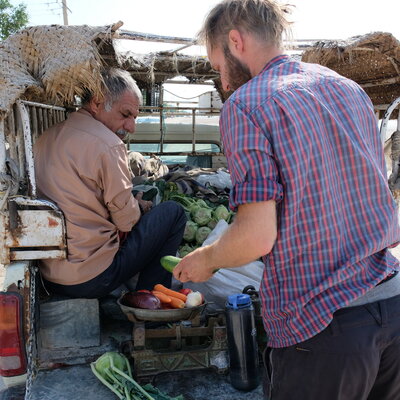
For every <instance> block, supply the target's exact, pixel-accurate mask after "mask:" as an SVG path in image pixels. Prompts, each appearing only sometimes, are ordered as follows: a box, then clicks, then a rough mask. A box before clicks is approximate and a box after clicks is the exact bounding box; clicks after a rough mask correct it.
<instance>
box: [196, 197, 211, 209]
mask: <svg viewBox="0 0 400 400" xmlns="http://www.w3.org/2000/svg"><path fill="white" fill-rule="evenodd" d="M196 204H197V205H198V206H200V207H201V208H210V207H209V206H208V204H207V203H206V202H205V201H204V200H202V199H198V200H196Z"/></svg>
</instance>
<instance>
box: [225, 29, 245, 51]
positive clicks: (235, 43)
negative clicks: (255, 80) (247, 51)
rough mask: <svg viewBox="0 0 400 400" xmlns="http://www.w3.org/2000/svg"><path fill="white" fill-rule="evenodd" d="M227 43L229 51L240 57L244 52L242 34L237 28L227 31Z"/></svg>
mask: <svg viewBox="0 0 400 400" xmlns="http://www.w3.org/2000/svg"><path fill="white" fill-rule="evenodd" d="M228 45H229V50H230V51H231V53H232V54H233V55H234V56H236V57H240V56H241V55H242V54H243V52H244V38H243V35H242V34H241V33H240V32H239V31H238V30H237V29H232V30H230V31H229V33H228Z"/></svg>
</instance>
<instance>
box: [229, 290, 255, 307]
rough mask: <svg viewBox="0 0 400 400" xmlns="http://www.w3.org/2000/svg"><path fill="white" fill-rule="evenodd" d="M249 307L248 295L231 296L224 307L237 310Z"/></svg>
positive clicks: (249, 299)
mask: <svg viewBox="0 0 400 400" xmlns="http://www.w3.org/2000/svg"><path fill="white" fill-rule="evenodd" d="M250 306H251V298H250V296H249V295H248V294H242V293H240V294H232V295H230V296H228V301H227V303H226V307H227V308H230V309H233V310H239V309H241V308H246V307H250Z"/></svg>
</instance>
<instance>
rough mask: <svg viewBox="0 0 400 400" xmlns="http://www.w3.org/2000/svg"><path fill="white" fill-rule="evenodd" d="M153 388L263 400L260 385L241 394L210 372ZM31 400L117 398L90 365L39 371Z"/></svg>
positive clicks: (227, 399)
mask: <svg viewBox="0 0 400 400" xmlns="http://www.w3.org/2000/svg"><path fill="white" fill-rule="evenodd" d="M152 384H153V385H154V386H156V387H157V388H159V389H160V390H162V391H163V392H165V393H167V394H169V395H170V396H178V395H180V394H182V395H183V396H184V397H185V400H209V399H218V400H262V399H263V393H262V385H261V384H260V385H259V386H258V387H257V388H256V389H254V390H252V391H250V392H240V391H238V390H236V389H234V388H233V387H232V386H231V385H230V383H229V376H224V375H219V374H217V373H216V372H215V371H212V370H199V371H185V372H170V373H165V374H160V375H157V376H156V377H155V378H154V379H153V381H152ZM30 399H31V400H54V399H57V400H75V399H96V400H115V399H117V396H116V395H115V394H114V393H112V392H111V390H109V389H108V388H107V387H105V386H104V385H103V384H102V383H101V382H100V381H98V380H97V378H96V377H95V376H94V375H93V373H92V371H91V369H90V366H89V365H78V366H73V367H68V368H61V369H56V370H52V371H42V372H40V373H39V375H38V377H37V379H36V380H35V382H34V384H33V388H32V393H31V397H30Z"/></svg>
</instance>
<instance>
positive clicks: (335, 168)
mask: <svg viewBox="0 0 400 400" xmlns="http://www.w3.org/2000/svg"><path fill="white" fill-rule="evenodd" d="M220 128H221V132H222V141H223V145H224V151H225V154H226V156H227V159H228V166H229V169H230V173H231V179H232V183H233V189H232V192H231V198H230V205H231V208H233V209H236V208H237V206H238V205H240V204H245V203H252V202H260V201H268V200H271V199H273V200H275V201H276V202H277V224H278V236H277V240H276V243H275V245H274V247H273V249H272V251H271V253H270V254H268V255H267V256H266V257H265V258H264V262H265V271H264V276H263V281H262V284H261V288H260V295H261V299H262V304H263V317H264V325H265V328H266V331H267V334H268V337H269V345H270V346H272V347H285V346H290V345H293V344H295V343H299V342H302V341H304V340H306V339H308V338H310V337H312V336H314V335H316V334H317V333H319V332H320V331H322V330H323V329H324V328H325V327H326V326H327V325H328V324H329V323H330V321H331V320H332V314H333V313H334V312H335V311H336V310H338V309H339V308H341V307H343V306H345V305H347V304H349V303H350V302H351V301H353V300H355V299H356V298H358V297H360V296H362V295H363V294H364V293H366V292H367V291H368V290H369V289H371V288H373V287H374V286H375V285H376V284H377V283H378V282H380V281H381V280H382V279H383V278H384V277H385V276H387V275H388V273H389V272H390V271H392V270H394V269H398V268H399V264H398V261H397V259H396V258H395V257H393V256H392V255H391V254H390V252H389V251H388V249H387V248H388V246H392V245H394V244H395V243H396V242H398V241H399V240H400V231H399V227H398V219H397V212H396V205H395V202H394V200H393V198H392V195H391V193H390V190H389V188H388V184H387V175H386V167H385V162H384V157H383V150H382V144H381V141H380V136H379V130H378V126H377V121H376V118H375V114H374V110H373V106H372V104H371V101H370V99H369V97H368V96H367V95H366V93H365V92H364V91H363V90H362V89H361V88H360V87H359V86H358V85H357V84H356V83H355V82H353V81H351V80H349V79H346V78H344V77H342V76H340V75H338V74H337V73H335V72H334V71H331V70H329V69H327V68H325V67H322V66H320V65H316V64H307V63H302V62H298V61H295V60H293V59H291V58H289V57H288V56H279V57H276V58H274V59H273V60H271V61H270V62H269V63H268V64H267V65H266V66H265V68H264V69H263V71H262V72H261V73H260V74H259V75H257V76H256V77H254V78H253V79H252V80H250V81H249V82H247V83H246V84H245V85H243V86H242V87H240V88H239V89H238V90H237V91H236V92H235V93H234V94H232V95H231V97H230V98H229V99H228V100H227V101H226V102H225V104H224V107H223V110H222V113H221V119H220Z"/></svg>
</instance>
